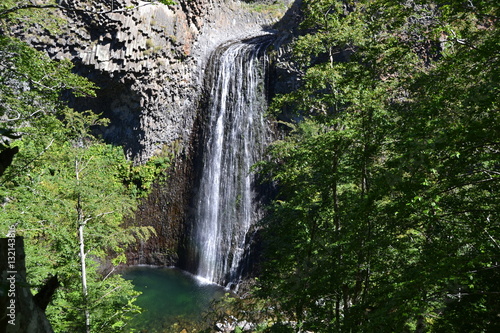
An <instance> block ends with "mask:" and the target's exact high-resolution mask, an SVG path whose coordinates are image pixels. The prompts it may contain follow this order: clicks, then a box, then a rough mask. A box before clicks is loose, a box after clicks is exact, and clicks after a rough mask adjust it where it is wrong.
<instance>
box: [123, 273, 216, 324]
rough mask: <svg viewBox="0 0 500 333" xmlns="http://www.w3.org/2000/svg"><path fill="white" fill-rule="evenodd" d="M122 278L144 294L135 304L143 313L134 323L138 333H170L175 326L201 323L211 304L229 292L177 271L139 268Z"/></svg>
mask: <svg viewBox="0 0 500 333" xmlns="http://www.w3.org/2000/svg"><path fill="white" fill-rule="evenodd" d="M122 275H123V277H124V278H125V279H128V280H131V281H132V283H133V284H134V286H135V289H136V290H138V291H141V292H142V295H140V296H139V297H138V299H137V302H136V304H137V305H139V306H140V307H142V308H143V309H144V311H143V313H141V314H140V315H138V316H137V317H135V318H134V319H133V320H132V323H131V328H134V329H136V330H137V331H139V332H149V333H157V332H171V329H170V328H171V327H172V326H173V325H175V324H176V323H179V322H181V323H182V322H186V321H197V320H201V319H202V317H203V313H204V311H206V310H207V309H208V308H209V306H210V303H211V302H212V301H213V300H214V299H216V298H219V297H221V296H223V295H224V293H225V292H226V291H225V289H224V288H222V287H221V286H219V285H215V284H209V283H206V282H202V281H200V280H198V279H197V278H196V277H194V276H193V275H191V274H188V273H186V272H184V271H181V270H179V269H176V268H159V267H143V266H138V267H131V268H127V269H126V270H125V271H124V272H122Z"/></svg>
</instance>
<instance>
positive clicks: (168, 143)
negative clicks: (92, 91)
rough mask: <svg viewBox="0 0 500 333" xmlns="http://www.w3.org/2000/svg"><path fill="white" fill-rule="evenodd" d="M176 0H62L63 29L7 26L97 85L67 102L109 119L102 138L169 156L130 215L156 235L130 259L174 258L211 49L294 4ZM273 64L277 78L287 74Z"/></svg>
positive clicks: (271, 23) (130, 150)
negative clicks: (165, 175) (168, 0)
mask: <svg viewBox="0 0 500 333" xmlns="http://www.w3.org/2000/svg"><path fill="white" fill-rule="evenodd" d="M175 2H176V4H175V5H170V6H166V5H163V4H159V3H157V2H153V3H152V2H144V1H139V0H100V1H97V0H72V1H69V0H59V3H58V5H59V7H60V9H59V10H57V13H58V15H60V17H61V18H62V19H63V22H66V23H65V24H66V27H63V29H62V31H61V30H59V31H57V32H56V33H51V32H50V29H46V27H44V26H41V25H40V24H34V25H31V26H29V27H28V28H27V27H26V26H18V27H13V28H12V33H13V34H15V35H17V36H19V37H21V38H22V39H23V40H25V41H27V42H28V43H30V44H31V45H33V46H34V47H35V48H37V49H40V50H43V51H46V52H47V53H48V54H49V55H50V56H51V57H53V58H56V59H70V60H71V61H72V62H73V63H74V64H75V70H76V71H77V72H78V73H80V74H82V75H84V76H86V77H88V78H90V79H91V80H92V81H94V82H95V83H96V84H97V85H98V86H99V90H98V92H97V97H96V98H74V97H71V96H67V99H68V100H69V102H70V105H71V106H72V107H74V108H75V109H77V110H81V111H83V110H88V109H91V110H93V111H95V112H99V113H102V114H103V115H104V116H105V117H106V118H109V119H110V120H111V123H110V126H108V127H106V128H101V129H99V130H98V131H99V132H100V134H101V135H102V137H103V138H104V139H105V140H106V141H107V142H110V143H113V144H117V145H120V146H123V147H124V149H125V152H126V154H127V156H128V157H129V158H130V159H133V160H134V161H135V162H136V163H141V162H144V161H145V160H147V159H148V158H149V157H151V156H153V155H154V154H156V153H158V152H161V151H163V152H165V151H170V152H171V153H175V161H174V166H173V168H171V170H170V171H169V173H170V178H169V181H168V182H167V183H166V184H161V185H160V184H156V185H155V187H154V188H153V192H152V194H151V195H150V197H149V198H147V199H146V200H144V202H143V204H142V205H141V206H140V208H139V210H138V211H137V213H136V215H135V216H134V217H132V218H130V219H129V220H128V221H127V222H126V223H128V224H132V225H151V226H153V227H154V228H155V229H156V231H157V234H158V235H157V236H155V237H153V238H152V239H151V240H150V241H148V242H147V243H141V244H136V246H134V247H133V248H131V249H130V251H129V252H128V257H129V263H131V264H137V263H141V264H157V265H172V264H175V263H176V262H177V259H178V254H179V253H180V252H182V251H183V249H182V246H183V244H182V236H183V235H184V234H185V230H184V228H186V221H185V219H186V216H187V215H188V211H189V202H190V197H191V195H192V192H191V191H192V177H193V156H194V154H195V146H196V140H197V132H198V131H199V128H200V126H201V125H202V124H200V122H202V119H204V117H203V116H202V115H199V114H198V111H199V107H198V106H199V103H201V101H202V99H203V96H202V94H203V78H204V74H205V68H206V63H207V61H208V58H209V55H210V54H211V53H212V51H213V50H214V49H215V48H216V47H217V46H218V45H220V44H222V43H224V42H226V41H229V40H234V39H242V38H246V37H250V36H253V35H259V34H263V33H271V32H276V27H278V29H281V30H283V31H285V30H287V29H289V28H290V26H293V25H294V23H293V22H292V21H293V16H294V15H295V14H293V13H294V11H291V12H292V14H290V13H289V14H288V18H286V19H284V20H283V19H282V17H283V15H284V14H285V12H286V11H287V10H288V8H289V7H291V6H292V3H293V2H295V3H297V2H298V1H292V0H275V1H274V2H270V1H268V0H256V1H252V0H249V1H246V2H240V1H235V0H175ZM289 12H290V11H289ZM290 19H291V20H290ZM280 20H282V21H281V23H280V24H279V25H276V23H277V22H278V21H280ZM290 22H292V23H290ZM286 36H287V33H284V34H283V37H282V38H278V40H279V41H280V40H281V41H282V40H284V39H286ZM278 53H279V52H278ZM276 68H277V71H276V72H275V73H276V74H279V75H280V76H281V75H282V74H283V73H285V72H286V69H280V67H279V66H278V67H276ZM284 71H285V72H284ZM285 75H286V73H285ZM277 87H278V85H277ZM281 90H282V88H279V87H278V89H277V90H276V91H278V92H281Z"/></svg>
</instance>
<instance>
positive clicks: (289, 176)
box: [257, 0, 500, 332]
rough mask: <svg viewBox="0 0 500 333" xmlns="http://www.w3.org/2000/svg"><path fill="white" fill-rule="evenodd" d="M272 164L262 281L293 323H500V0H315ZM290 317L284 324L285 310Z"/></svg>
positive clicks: (375, 326)
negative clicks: (287, 120) (291, 119)
mask: <svg viewBox="0 0 500 333" xmlns="http://www.w3.org/2000/svg"><path fill="white" fill-rule="evenodd" d="M303 11H304V14H305V17H304V20H303V23H302V25H301V27H302V28H303V29H304V30H303V31H304V33H303V35H302V36H301V37H299V38H297V40H296V42H295V43H294V54H295V58H296V61H297V62H298V64H297V67H298V68H301V69H302V71H303V74H302V77H301V82H302V85H301V87H300V88H299V89H298V90H296V91H294V92H292V93H290V94H287V95H282V96H278V97H277V98H276V99H275V100H274V103H273V105H272V111H273V112H274V113H279V112H280V111H281V110H283V109H286V110H287V111H288V112H289V111H290V110H294V111H295V112H296V114H297V116H299V117H298V118H301V119H302V120H301V121H300V122H299V123H293V124H287V126H288V127H289V128H290V129H291V130H290V133H289V135H288V137H287V138H285V139H284V140H282V141H279V142H276V143H274V144H273V146H272V147H271V148H270V151H269V154H270V156H271V161H270V162H265V163H261V164H260V168H261V172H262V174H263V175H265V176H266V177H267V178H268V179H269V180H270V181H273V182H276V184H277V186H278V190H279V194H278V196H277V198H276V200H274V202H273V204H272V205H271V206H270V207H269V214H268V217H267V219H266V220H265V221H263V226H264V227H265V237H264V239H265V240H266V253H265V257H266V258H267V259H268V262H267V264H266V267H265V271H264V274H263V276H262V278H261V279H260V290H259V291H258V293H257V294H258V296H259V297H260V298H262V299H264V300H266V301H267V302H269V303H270V304H272V305H270V307H272V308H273V309H276V310H277V311H278V312H279V313H280V314H281V316H282V318H280V317H279V315H276V314H275V315H274V316H273V317H274V318H276V319H275V322H276V325H274V326H275V327H276V329H278V328H277V327H280V326H283V325H285V323H287V322H295V323H297V324H296V325H297V326H296V327H294V328H292V329H293V330H298V329H299V328H300V329H302V330H310V331H315V332H332V331H338V332H340V331H349V332H354V331H360V332H368V331H370V332H371V331H387V332H406V331H419V332H421V331H436V332H465V331H467V332H484V331H495V330H498V328H499V327H498V325H499V324H498V322H499V321H498V314H499V313H500V312H499V310H500V303H499V302H498V298H497V297H496V296H495V295H498V292H500V290H499V289H498V288H499V285H498V282H497V281H498V274H500V269H499V267H498V261H499V259H500V258H499V255H498V253H499V250H500V247H499V243H498V240H499V238H500V228H499V227H498V223H497V221H498V219H499V214H498V212H500V207H499V206H498V205H499V202H498V200H497V198H498V196H497V193H498V191H499V186H500V173H499V170H498V166H499V165H500V155H499V154H498V152H499V151H500V149H499V148H500V146H499V145H500V127H498V124H499V121H500V119H499V117H500V113H499V112H498V111H499V110H498V105H499V102H500V101H499V97H498V96H499V94H498V93H499V82H498V77H500V76H499V74H500V73H499V69H498V68H500V67H499V65H500V63H499V57H498V45H499V43H500V36H499V34H498V27H497V25H498V20H499V16H498V14H499V6H498V4H497V3H496V2H493V1H481V2H477V3H476V2H469V3H468V5H464V3H463V2H461V1H456V2H455V1H452V2H448V1H447V2H443V3H441V2H440V1H437V2H430V1H419V2H417V1H409V2H399V1H390V0H380V1H378V0H373V1H356V2H351V1H307V0H304V2H303ZM280 323H283V324H280Z"/></svg>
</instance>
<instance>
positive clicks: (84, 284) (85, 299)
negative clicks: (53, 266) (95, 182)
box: [75, 160, 90, 333]
mask: <svg viewBox="0 0 500 333" xmlns="http://www.w3.org/2000/svg"><path fill="white" fill-rule="evenodd" d="M75 175H76V180H77V183H79V182H80V169H79V165H78V160H75ZM76 211H77V215H78V216H77V220H78V221H77V222H78V238H79V241H80V265H81V273H82V296H83V309H84V312H85V332H86V333H90V312H89V302H88V291H87V266H86V264H85V258H86V254H85V239H84V237H83V228H84V227H85V224H86V222H87V221H86V220H85V216H84V214H83V209H82V202H81V197H80V194H78V200H77V203H76Z"/></svg>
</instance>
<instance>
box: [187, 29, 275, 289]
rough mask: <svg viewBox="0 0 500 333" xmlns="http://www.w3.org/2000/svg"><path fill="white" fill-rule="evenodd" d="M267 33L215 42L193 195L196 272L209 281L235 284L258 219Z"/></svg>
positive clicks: (264, 132)
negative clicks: (256, 165)
mask: <svg viewBox="0 0 500 333" xmlns="http://www.w3.org/2000/svg"><path fill="white" fill-rule="evenodd" d="M272 40H273V38H272V37H271V36H261V37H256V38H254V39H251V40H247V41H242V42H241V41H240V42H233V43H229V44H226V45H223V46H221V47H219V49H218V50H217V51H216V52H215V53H214V54H213V55H212V59H211V68H209V73H211V75H213V77H212V79H211V80H210V82H211V83H210V84H211V86H212V87H211V89H210V95H209V101H208V107H207V109H206V112H207V120H206V124H205V132H204V139H203V140H204V143H203V151H202V156H201V159H202V167H201V168H202V169H201V177H200V179H199V185H198V193H197V195H196V198H195V207H194V210H195V212H194V221H193V231H192V243H193V244H192V246H191V250H192V251H193V252H194V253H193V254H191V257H194V266H195V268H194V272H195V274H197V275H198V276H199V277H202V278H204V279H207V280H209V281H211V282H215V283H219V284H222V285H227V284H229V283H236V284H237V283H238V281H239V279H240V277H241V271H242V258H243V254H244V251H245V248H246V246H247V244H246V243H247V240H246V239H247V234H248V232H249V230H250V227H251V225H252V224H253V223H254V222H255V221H256V220H257V219H258V218H259V207H258V204H257V200H256V195H257V193H256V188H255V175H254V174H253V173H252V172H251V166H252V165H253V164H254V163H255V162H257V161H258V160H259V159H261V157H262V154H263V152H264V148H265V146H266V144H267V142H268V138H269V129H268V126H267V125H266V120H265V119H264V111H265V108H266V93H265V87H264V86H265V82H264V81H265V80H264V77H265V59H264V58H265V50H266V48H267V47H268V46H269V45H270V43H271V42H272Z"/></svg>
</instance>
